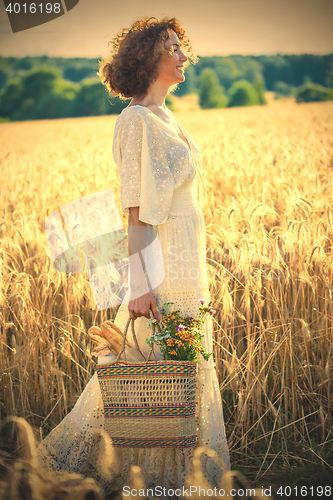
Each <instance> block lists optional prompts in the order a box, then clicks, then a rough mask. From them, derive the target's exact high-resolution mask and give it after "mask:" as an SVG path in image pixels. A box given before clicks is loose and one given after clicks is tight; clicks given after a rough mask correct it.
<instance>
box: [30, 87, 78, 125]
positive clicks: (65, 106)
mask: <svg viewBox="0 0 333 500" xmlns="http://www.w3.org/2000/svg"><path fill="white" fill-rule="evenodd" d="M79 88H80V85H79V84H74V83H72V82H68V81H66V80H62V79H61V78H58V79H57V80H55V82H54V88H53V92H49V93H48V94H45V95H44V96H43V97H42V98H41V99H39V100H38V101H37V102H36V103H35V106H34V117H35V118H37V119H43V118H48V119H52V118H69V117H71V116H74V114H73V103H74V100H75V97H76V94H77V92H78V90H79Z"/></svg>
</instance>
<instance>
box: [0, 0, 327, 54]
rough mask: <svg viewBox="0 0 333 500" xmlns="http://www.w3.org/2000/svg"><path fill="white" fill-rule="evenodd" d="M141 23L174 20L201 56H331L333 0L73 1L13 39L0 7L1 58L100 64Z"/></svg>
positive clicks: (2, 8)
mask: <svg viewBox="0 0 333 500" xmlns="http://www.w3.org/2000/svg"><path fill="white" fill-rule="evenodd" d="M35 1H36V4H38V0H35ZM58 1H61V2H62V4H63V5H65V4H64V0H58ZM21 3H23V2H21ZM28 3H31V2H28ZM13 4H14V2H13ZM145 16H155V17H157V18H161V17H164V16H166V17H176V18H177V19H178V20H179V21H180V22H181V23H182V25H183V26H184V28H185V30H186V33H187V35H188V37H189V38H190V39H191V41H192V45H193V48H194V50H195V52H196V53H197V55H199V56H212V55H217V56H227V55H235V54H241V55H262V54H266V55H272V54H278V53H279V54H303V53H308V54H330V53H333V0H163V1H161V0H118V1H114V0H79V3H78V4H77V5H76V6H75V7H74V8H73V9H71V10H70V11H68V12H67V13H66V14H64V15H62V16H60V17H58V18H56V19H54V20H52V21H49V22H47V23H45V24H42V25H40V26H37V27H34V28H30V29H27V30H24V31H21V32H18V33H13V32H12V30H11V25H10V23H9V20H8V17H7V13H6V10H5V4H4V1H3V0H0V56H2V57H9V56H15V57H24V56H40V55H47V56H51V57H97V58H100V57H104V56H107V54H108V51H109V49H108V41H109V40H111V39H112V38H113V37H114V36H115V35H116V34H117V33H118V32H120V31H121V30H122V29H123V28H129V27H130V26H131V24H132V23H133V22H134V21H135V20H137V19H140V18H142V17H145Z"/></svg>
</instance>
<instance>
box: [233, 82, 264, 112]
mask: <svg viewBox="0 0 333 500" xmlns="http://www.w3.org/2000/svg"><path fill="white" fill-rule="evenodd" d="M256 104H259V97H258V93H257V91H256V89H255V88H254V87H253V85H252V84H251V83H250V82H248V81H247V80H238V82H235V83H234V84H233V85H232V87H231V89H230V90H229V103H228V107H234V106H254V105H256Z"/></svg>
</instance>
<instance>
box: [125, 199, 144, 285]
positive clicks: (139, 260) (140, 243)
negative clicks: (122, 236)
mask: <svg viewBox="0 0 333 500" xmlns="http://www.w3.org/2000/svg"><path fill="white" fill-rule="evenodd" d="M146 226H147V224H146V223H145V222H142V221H141V220H139V207H131V208H130V212H129V215H128V254H129V255H130V256H132V258H130V259H129V269H130V270H129V285H130V287H131V288H132V290H136V289H139V290H140V291H142V292H143V293H148V292H149V288H148V286H147V282H146V278H145V274H144V269H145V265H144V259H145V246H146V231H147V229H146Z"/></svg>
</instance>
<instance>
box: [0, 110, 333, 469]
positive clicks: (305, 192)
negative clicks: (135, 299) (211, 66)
mask: <svg viewBox="0 0 333 500" xmlns="http://www.w3.org/2000/svg"><path fill="white" fill-rule="evenodd" d="M178 109H179V103H178ZM190 109H191V108H190V105H188V106H187V109H184V110H183V111H177V112H176V115H177V117H178V118H179V120H180V121H181V123H182V124H183V125H184V126H185V128H186V129H187V130H188V131H189V132H190V134H191V135H192V136H193V137H194V139H195V140H196V141H197V143H198V145H199V146H200V148H201V151H202V154H203V169H204V171H205V172H206V186H205V191H204V192H203V193H202V194H203V212H204V217H205V221H206V227H207V262H208V264H209V273H210V283H211V293H212V298H213V300H214V304H215V309H216V310H217V314H216V316H215V320H216V322H215V339H216V343H215V347H216V353H215V354H216V357H217V358H218V360H219V361H218V375H219V380H220V383H221V391H222V395H223V398H224V412H225V418H226V429H227V435H228V437H229V444H230V449H231V454H232V460H237V459H238V457H244V456H246V457H248V458H249V459H252V458H253V459H255V458H257V457H258V456H260V457H261V461H262V467H261V468H260V470H259V472H258V477H260V474H263V473H264V469H265V464H267V463H272V461H274V460H275V458H277V457H279V456H280V457H281V456H283V457H287V459H288V450H289V447H290V446H291V443H295V442H297V443H303V444H304V446H308V447H310V448H311V447H312V442H313V440H315V442H316V443H319V446H320V448H319V450H318V451H317V452H316V453H317V454H319V455H320V451H321V450H324V448H325V446H328V444H329V443H330V442H332V431H331V429H332V415H331V407H332V345H333V342H332V340H333V322H332V312H333V311H332V310H333V307H332V304H333V300H332V289H333V287H332V285H333V260H332V255H333V194H332V186H333V149H332V144H333V133H332V132H333V103H332V102H326V103H310V104H295V103H294V102H292V101H288V100H286V101H283V102H279V101H271V102H270V104H269V105H268V106H262V107H260V106H255V107H251V108H235V109H223V110H209V111H198V110H192V111H190ZM115 120H116V117H110V116H108V117H95V118H83V119H66V120H53V121H51V120H45V121H39V122H21V123H8V124H7V123H5V124H0V133H1V137H2V140H3V141H2V142H3V144H4V146H3V147H2V150H1V153H0V156H1V164H0V165H1V166H0V169H1V172H0V173H1V179H2V184H1V187H0V190H1V199H2V206H1V209H2V211H1V213H0V238H1V250H0V252H1V253H0V268H1V272H0V279H1V284H0V294H1V295H0V327H1V338H0V340H1V342H0V373H1V377H2V381H1V384H0V396H1V401H2V403H1V407H0V417H1V419H3V418H4V417H5V416H8V415H17V416H20V417H23V418H25V419H26V420H27V421H28V422H29V423H31V424H32V425H34V426H36V428H38V427H39V429H40V437H42V436H44V435H45V434H47V433H48V432H49V431H50V430H51V428H53V427H54V426H55V425H56V424H57V423H59V421H60V420H61V419H62V418H63V417H64V416H65V415H66V413H67V412H68V411H69V410H70V409H71V408H72V406H73V405H74V403H75V401H76V399H77V397H78V396H79V394H80V393H81V392H82V390H83V388H84V387H85V385H86V384H87V382H88V381H89V379H90V377H91V375H92V373H93V371H94V362H93V361H92V358H91V356H90V344H89V343H88V342H87V335H86V332H87V330H88V328H89V327H90V326H91V325H92V324H98V323H100V322H101V321H105V320H107V319H109V317H108V315H107V313H109V315H110V311H103V312H97V311H96V307H95V304H94V301H93V297H92V294H91V291H90V287H89V283H88V280H87V276H86V274H81V275H77V274H75V275H66V274H60V273H58V272H56V271H55V270H54V269H53V268H52V266H51V265H50V259H49V257H48V253H47V244H46V237H45V229H44V222H45V219H46V218H47V216H48V215H49V214H50V213H51V212H53V211H54V210H56V209H57V208H58V207H60V206H62V205H64V204H65V203H68V202H70V201H72V200H75V199H77V198H80V197H82V196H84V195H87V194H90V193H95V192H98V191H101V190H104V189H107V188H110V187H112V189H113V191H114V193H115V196H116V199H117V202H118V206H119V207H120V200H119V182H118V174H117V171H116V168H115V164H114V162H113V159H112V154H111V147H112V130H113V127H114V124H115ZM121 216H122V220H123V222H124V225H125V222H126V218H125V214H122V213H121ZM289 456H290V455H289ZM320 456H321V455H320ZM265 470H266V469H265Z"/></svg>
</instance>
